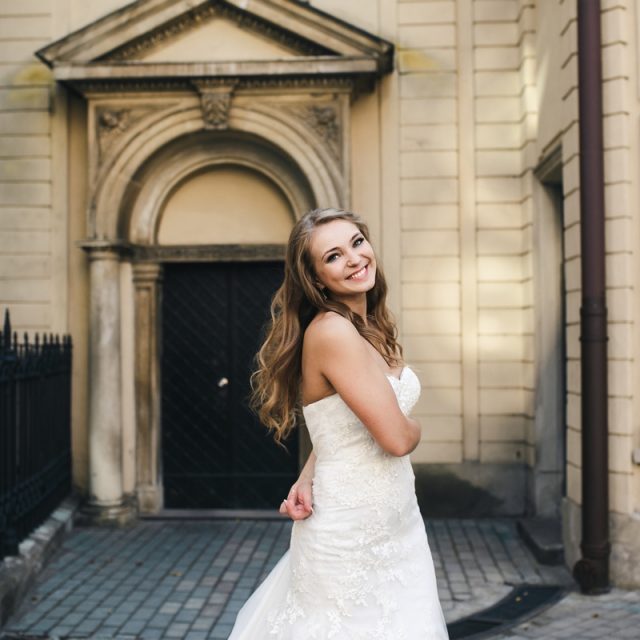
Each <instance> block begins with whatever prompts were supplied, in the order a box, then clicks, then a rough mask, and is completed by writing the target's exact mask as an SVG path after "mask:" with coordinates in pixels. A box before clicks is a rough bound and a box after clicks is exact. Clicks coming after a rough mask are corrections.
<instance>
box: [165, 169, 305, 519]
mask: <svg viewBox="0 0 640 640" xmlns="http://www.w3.org/2000/svg"><path fill="white" fill-rule="evenodd" d="M294 219H295V214H294V212H293V210H292V208H291V204H290V203H289V201H288V200H287V198H286V196H285V195H284V194H283V192H282V191H281V190H280V189H279V188H278V187H277V185H275V184H274V183H273V182H272V181H271V180H270V179H269V178H267V177H266V176H265V175H264V174H262V173H260V172H258V171H256V170H254V169H250V168H247V167H246V166H242V165H238V164H229V163H225V164H221V163H215V164H214V165H213V166H209V167H207V168H205V169H203V170H200V171H196V172H195V173H194V174H192V175H190V176H188V177H187V178H186V179H184V180H182V181H181V182H180V184H179V185H178V186H177V187H176V188H175V189H174V190H173V191H172V193H171V194H170V195H169V197H168V198H167V201H166V203H165V204H164V206H163V208H162V214H161V217H160V220H159V225H158V231H157V242H158V244H159V245H162V246H205V247H206V246H207V245H209V246H211V245H213V244H214V243H215V244H218V245H220V244H225V245H227V246H228V247H231V248H232V247H234V246H240V245H244V246H247V247H248V246H250V245H253V246H254V249H255V251H256V257H257V258H259V254H260V246H261V245H264V244H279V245H283V244H284V243H285V242H286V240H287V237H288V234H289V231H290V229H291V226H292V224H293V221H294ZM210 257H211V258H214V259H212V260H210V261H196V262H192V261H182V260H178V261H175V260H174V261H168V262H165V263H164V264H163V267H162V271H163V282H162V303H161V305H160V313H161V321H160V322H161V331H160V335H161V344H160V353H161V355H160V365H159V366H160V379H161V384H160V393H161V398H162V399H161V427H160V428H161V439H160V440H161V451H162V465H161V466H162V485H163V492H164V508H165V509H221V508H236V509H237V508H241V509H255V508H273V507H274V506H275V505H277V504H278V503H279V502H280V500H281V499H282V496H283V495H286V493H287V491H288V489H289V487H290V485H291V484H292V483H293V482H294V481H295V478H296V476H297V473H298V452H299V446H298V440H299V438H298V435H297V434H296V436H295V437H292V438H290V439H289V441H288V442H287V443H286V444H287V449H284V448H282V447H279V446H278V445H276V444H275V442H273V439H272V438H271V437H270V436H269V434H267V432H266V431H265V429H264V428H263V427H262V425H260V424H259V421H258V420H257V419H256V417H255V415H254V414H253V413H252V412H251V411H250V410H249V407H248V396H249V393H250V384H249V378H250V374H251V371H252V370H253V357H254V355H255V353H256V350H257V349H258V347H259V343H260V338H261V335H262V334H263V332H264V325H265V322H266V321H267V319H268V317H269V305H270V301H271V297H272V295H273V294H274V292H275V290H276V289H277V288H278V286H280V284H281V282H282V275H283V269H282V267H283V264H282V261H281V260H260V259H256V260H242V261H238V260H234V259H233V255H232V252H231V254H230V255H229V256H228V259H221V260H216V259H215V256H210Z"/></svg>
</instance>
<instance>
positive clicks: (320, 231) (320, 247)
mask: <svg viewBox="0 0 640 640" xmlns="http://www.w3.org/2000/svg"><path fill="white" fill-rule="evenodd" d="M309 248H310V252H311V258H312V262H313V266H314V268H315V272H316V281H317V285H318V288H320V289H325V288H326V289H328V290H329V292H330V293H331V297H332V298H334V299H336V300H340V299H344V300H345V301H346V300H348V299H350V298H359V297H361V296H363V295H365V294H366V292H367V291H369V290H370V289H372V288H373V286H374V284H375V281H376V257H375V254H374V252H373V248H372V247H371V245H370V244H369V242H368V241H367V239H366V238H365V237H364V235H363V234H362V232H361V231H360V230H359V229H358V227H356V225H355V224H353V222H350V221H348V220H340V219H338V220H332V221H331V222H327V223H326V224H321V225H318V226H317V227H316V228H315V229H314V231H313V234H312V235H311V242H310V247H309Z"/></svg>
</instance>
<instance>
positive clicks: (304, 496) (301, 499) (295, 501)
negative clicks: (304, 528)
mask: <svg viewBox="0 0 640 640" xmlns="http://www.w3.org/2000/svg"><path fill="white" fill-rule="evenodd" d="M312 505H313V491H312V485H311V481H310V480H298V482H296V483H295V484H294V485H293V486H292V487H291V491H289V495H288V496H287V497H286V499H284V500H283V501H282V504H281V505H280V509H279V511H280V513H282V514H283V515H288V516H289V517H290V518H291V519H292V520H304V519H305V518H308V517H309V516H310V515H311V514H312V513H313V506H312Z"/></svg>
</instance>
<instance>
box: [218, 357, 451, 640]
mask: <svg viewBox="0 0 640 640" xmlns="http://www.w3.org/2000/svg"><path fill="white" fill-rule="evenodd" d="M389 381H390V384H391V385H392V386H393V388H394V390H395V393H396V396H397V398H398V403H399V405H400V407H401V409H402V410H403V411H404V412H405V413H409V411H411V409H412V408H413V406H414V405H415V403H416V402H417V400H418V397H419V395H420V382H419V380H418V378H417V376H416V375H415V373H414V372H413V371H412V370H411V369H409V368H408V367H405V368H404V369H403V370H402V374H401V376H400V378H399V379H398V378H394V377H392V376H389ZM303 411H304V416H305V420H306V423H307V427H308V429H309V433H310V435H311V440H312V442H313V450H314V451H315V453H316V456H317V461H316V466H315V476H314V479H313V499H314V502H313V509H314V513H313V515H311V516H310V517H309V518H307V519H306V520H300V521H297V522H295V523H294V525H293V529H292V533H291V546H290V549H289V551H288V552H287V553H285V555H284V556H283V557H282V558H281V559H280V561H279V562H278V564H277V565H276V566H275V567H274V569H273V570H272V571H271V573H270V574H269V575H268V576H267V578H266V579H265V580H264V582H263V583H262V584H261V585H260V586H259V587H258V589H257V590H256V591H255V592H254V593H253V595H252V596H251V597H250V598H249V600H248V601H247V602H246V603H245V605H244V606H243V608H242V609H241V611H240V613H239V614H238V617H237V619H236V624H235V626H234V628H233V631H232V632H231V636H230V637H229V640H272V639H273V640H327V639H329V638H334V639H336V640H442V639H446V638H448V635H447V630H446V625H445V621H444V617H443V615H442V610H441V607H440V602H439V600H438V592H437V589H436V580H435V574H434V569H433V561H432V559H431V552H430V550H429V544H428V542H427V535H426V532H425V528H424V523H423V521H422V517H421V515H420V511H419V510H418V504H417V501H416V495H415V478H414V475H413V469H412V468H411V463H410V461H409V456H404V457H401V458H398V457H394V456H391V455H389V454H387V453H386V452H385V451H383V450H382V449H381V448H380V446H379V445H378V444H377V443H376V442H375V441H374V439H373V438H372V437H371V435H370V434H369V431H368V430H367V429H366V427H365V426H364V425H363V424H362V422H360V420H358V418H357V417H356V416H355V414H354V413H353V412H352V411H351V410H350V409H349V407H348V406H347V405H346V404H345V403H344V401H343V400H342V398H341V397H340V396H339V395H337V394H336V395H332V396H329V397H327V398H324V399H322V400H319V401H318V402H314V403H312V404H310V405H307V406H306V407H304V409H303Z"/></svg>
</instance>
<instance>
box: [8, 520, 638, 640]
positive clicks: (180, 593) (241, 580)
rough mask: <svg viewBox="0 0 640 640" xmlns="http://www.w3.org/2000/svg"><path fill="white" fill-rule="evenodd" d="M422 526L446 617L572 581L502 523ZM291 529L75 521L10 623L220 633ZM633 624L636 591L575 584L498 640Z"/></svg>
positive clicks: (124, 634)
mask: <svg viewBox="0 0 640 640" xmlns="http://www.w3.org/2000/svg"><path fill="white" fill-rule="evenodd" d="M427 529H428V535H429V540H430V545H431V550H432V554H433V559H434V565H435V567H436V575H437V578H438V588H439V593H440V599H441V603H442V606H443V610H444V612H445V616H446V618H447V619H448V620H449V621H452V620H455V619H457V618H459V617H462V616H466V615H469V614H471V613H473V612H476V611H478V610H480V609H484V608H486V607H488V606H490V605H491V604H494V603H495V602H497V601H498V600H500V599H501V598H502V597H504V596H505V595H507V593H509V591H510V589H511V587H510V583H512V584H518V583H521V582H522V581H525V580H526V581H527V582H531V583H539V584H544V583H547V584H558V583H559V584H567V585H569V584H571V578H570V576H569V574H568V572H567V571H566V570H565V569H564V568H562V567H543V566H541V565H538V564H537V563H536V561H535V559H534V558H533V556H532V555H531V554H530V553H529V552H528V550H527V549H526V547H525V546H524V545H523V544H522V543H521V542H520V539H519V538H518V535H517V532H516V529H515V526H514V524H513V522H511V521H509V520H497V521H496V520H493V521H488V520H479V521H475V520H459V521H456V520H448V521H444V520H436V521H431V522H428V523H427ZM290 531H291V525H290V523H287V522H284V521H273V522H269V521H236V522H234V521H198V522H193V521H192V522H178V521H170V522H157V521H156V522H150V521H146V522H144V521H143V522H140V523H138V524H137V525H136V526H134V527H130V528H127V529H122V530H118V529H113V530H106V529H97V528H82V529H76V530H74V531H73V532H72V533H71V534H70V535H69V536H68V537H67V538H66V539H65V541H64V543H63V545H62V548H61V549H60V550H59V551H58V553H57V554H56V555H55V556H54V558H53V559H52V561H51V562H50V563H49V565H48V566H47V567H46V568H45V570H44V571H43V572H42V574H41V575H40V577H39V579H38V581H37V584H36V586H35V588H34V590H33V592H32V594H31V597H30V598H27V600H26V602H25V606H24V608H23V610H22V611H20V612H19V613H18V615H17V616H16V617H15V619H13V620H11V621H10V623H9V624H8V625H7V629H8V630H11V631H14V632H22V633H25V634H26V633H31V634H49V635H50V636H53V635H54V634H56V635H64V634H66V635H69V637H77V638H91V640H115V639H117V640H159V639H160V638H162V639H164V638H167V639H170V638H180V639H184V640H204V639H205V638H207V639H212V640H217V639H226V638H227V637H228V635H229V633H230V631H231V627H232V626H233V622H234V620H235V616H236V614H237V611H238V610H239V609H240V607H241V606H242V604H243V602H244V601H245V600H246V598H247V597H248V596H249V594H250V593H251V592H252V591H253V590H254V589H255V587H256V586H257V584H259V582H260V581H261V580H262V578H263V577H264V576H265V575H266V574H267V573H268V571H269V570H270V568H271V567H273V566H274V565H275V563H276V562H277V561H278V559H279V558H280V556H281V555H282V553H283V552H284V551H285V550H286V548H287V546H288V543H289V538H290ZM638 628H640V596H639V595H638V594H637V593H634V592H625V591H620V590H614V591H613V592H612V593H611V594H607V595H605V596H599V597H597V598H586V597H585V596H581V595H580V594H577V593H575V592H572V593H570V594H569V595H568V596H567V597H566V598H565V599H564V600H562V601H561V602H559V603H558V604H556V605H555V606H553V607H551V608H550V609H548V610H546V611H544V612H543V613H541V614H540V615H538V616H537V617H535V618H533V619H532V620H529V621H527V622H525V623H523V624H521V625H519V626H516V627H515V628H513V629H511V630H510V631H508V632H505V634H504V635H503V636H496V638H498V637H503V638H509V639H510V640H529V639H531V638H540V639H542V638H544V639H545V640H561V639H563V638H585V639H589V638H608V639H609V640H617V639H620V640H626V639H627V638H637V637H638V636H637V629H638ZM634 634H636V635H634Z"/></svg>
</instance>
